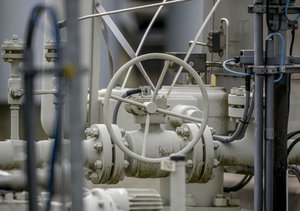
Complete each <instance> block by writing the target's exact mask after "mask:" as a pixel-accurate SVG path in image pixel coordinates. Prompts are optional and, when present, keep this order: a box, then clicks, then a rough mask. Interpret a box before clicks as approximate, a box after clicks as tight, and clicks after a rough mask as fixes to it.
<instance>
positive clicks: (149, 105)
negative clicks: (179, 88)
mask: <svg viewBox="0 0 300 211" xmlns="http://www.w3.org/2000/svg"><path fill="white" fill-rule="evenodd" d="M145 60H164V61H165V64H164V67H163V70H162V72H161V75H160V77H159V79H158V82H157V84H156V86H155V87H154V86H153V83H152V82H151V81H149V77H148V76H147V74H146V73H145V72H143V73H142V74H143V76H144V77H145V78H146V81H147V82H148V83H149V86H150V87H152V91H153V93H152V97H151V100H150V101H149V102H145V103H140V102H136V101H133V100H129V99H125V98H121V97H119V96H116V95H112V89H113V88H114V87H115V86H116V84H117V82H118V80H119V79H120V77H121V76H122V75H123V74H124V73H126V72H127V71H128V70H129V69H130V68H131V67H132V66H134V65H137V66H138V65H141V62H142V61H145ZM170 63H175V64H178V65H179V66H180V67H181V68H183V69H185V70H186V71H187V72H188V73H189V74H190V75H191V76H193V78H194V79H195V81H196V83H197V85H198V86H199V88H200V90H201V93H202V97H203V115H202V119H198V118H194V117H190V116H186V115H182V114H177V113H175V112H172V111H168V110H166V109H161V108H158V107H157V105H156V103H155V99H156V95H157V93H158V90H159V89H160V87H161V85H162V82H163V79H164V77H165V75H166V72H167V70H168V67H169V65H170ZM177 78H178V77H175V79H174V81H173V84H174V83H175V82H176V80H177ZM171 89H172V86H171V88H170V90H169V92H168V94H169V93H170V92H171ZM111 98H112V99H115V100H119V101H122V102H125V103H129V104H132V105H136V106H138V107H141V108H144V109H145V110H146V111H147V116H146V124H145V132H144V140H143V141H144V142H143V149H142V154H141V155H139V154H137V153H135V152H133V151H131V150H130V149H128V148H127V147H126V146H125V145H124V144H123V143H121V142H120V141H119V139H118V138H117V136H116V134H115V132H114V130H113V127H112V121H111V118H110V117H109V114H110V111H109V110H110V103H109V102H110V99H111ZM156 112H159V113H162V114H164V115H169V116H175V117H179V118H182V119H186V120H189V121H191V122H195V123H200V124H201V125H200V128H199V131H198V133H197V135H196V136H195V137H194V138H193V139H192V140H191V141H190V142H189V143H188V144H187V145H186V146H185V147H184V148H183V149H182V150H180V151H179V152H177V153H176V154H180V155H182V154H186V153H187V152H189V151H190V150H192V149H193V147H194V146H195V144H196V143H197V142H198V141H199V140H200V138H201V136H202V134H203V132H204V130H205V127H206V124H207V120H208V96H207V92H206V89H205V86H204V83H203V81H202V79H201V77H200V76H199V75H198V74H197V72H196V71H195V70H194V69H193V68H192V67H191V66H190V65H189V64H187V63H186V62H184V61H183V60H181V59H179V58H177V57H175V56H172V55H169V54H163V53H150V54H144V55H142V56H138V57H136V58H134V59H132V60H130V61H129V62H127V63H126V64H124V65H123V66H122V67H121V68H120V69H119V70H118V71H117V72H116V74H115V75H114V76H113V78H112V79H111V81H110V83H109V84H108V87H107V89H106V94H105V98H104V107H103V113H104V122H105V124H106V127H107V129H108V131H109V133H110V135H111V138H112V140H113V142H114V143H115V144H116V145H117V146H118V147H119V148H120V149H121V150H122V151H123V152H124V153H126V154H127V155H128V156H131V157H132V158H134V159H136V160H139V161H143V162H149V163H159V162H160V161H162V160H163V159H166V158H168V157H160V158H149V157H146V156H145V152H146V148H147V136H148V131H149V125H150V115H151V114H154V113H156ZM173 155H174V154H173Z"/></svg>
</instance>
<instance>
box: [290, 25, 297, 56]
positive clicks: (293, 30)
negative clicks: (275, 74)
mask: <svg viewBox="0 0 300 211" xmlns="http://www.w3.org/2000/svg"><path fill="white" fill-rule="evenodd" d="M295 31H296V29H292V31H291V34H292V38H291V44H290V56H292V55H293V48H294V42H295Z"/></svg>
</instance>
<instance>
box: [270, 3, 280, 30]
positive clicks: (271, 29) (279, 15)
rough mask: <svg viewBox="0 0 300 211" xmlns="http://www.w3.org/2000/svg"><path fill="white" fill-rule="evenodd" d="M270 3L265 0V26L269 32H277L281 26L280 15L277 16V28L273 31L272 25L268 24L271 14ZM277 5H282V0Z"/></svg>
mask: <svg viewBox="0 0 300 211" xmlns="http://www.w3.org/2000/svg"><path fill="white" fill-rule="evenodd" d="M270 1H271V0H266V4H267V5H266V19H267V20H266V21H267V26H268V29H269V30H270V31H271V32H273V33H274V32H278V31H279V30H280V29H281V24H282V15H281V14H279V15H278V22H279V23H278V26H277V28H276V29H274V28H273V27H272V24H271V22H270V20H271V19H270V18H271V14H270ZM279 5H282V0H279ZM273 15H274V14H273Z"/></svg>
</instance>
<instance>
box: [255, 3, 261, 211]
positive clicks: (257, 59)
mask: <svg viewBox="0 0 300 211" xmlns="http://www.w3.org/2000/svg"><path fill="white" fill-rule="evenodd" d="M253 3H254V5H255V4H262V3H263V1H262V0H254V2H253ZM253 16H254V19H253V21H254V27H253V28H254V66H257V65H262V64H263V14H258V13H254V15H253ZM254 119H255V134H254V139H255V141H254V181H255V183H254V211H261V210H263V76H261V75H257V74H256V75H255V94H254Z"/></svg>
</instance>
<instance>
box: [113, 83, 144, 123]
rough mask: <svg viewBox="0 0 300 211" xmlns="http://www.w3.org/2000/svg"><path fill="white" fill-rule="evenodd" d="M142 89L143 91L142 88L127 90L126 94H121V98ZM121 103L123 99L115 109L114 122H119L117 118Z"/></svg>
mask: <svg viewBox="0 0 300 211" xmlns="http://www.w3.org/2000/svg"><path fill="white" fill-rule="evenodd" d="M141 91H142V89H141V88H138V89H131V90H127V91H126V92H125V93H124V94H122V95H121V98H126V97H129V96H131V95H133V94H137V93H140V92H141ZM121 103H122V101H118V102H117V104H116V106H115V109H114V112H113V121H112V123H113V124H117V118H118V113H119V109H120V106H121Z"/></svg>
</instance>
